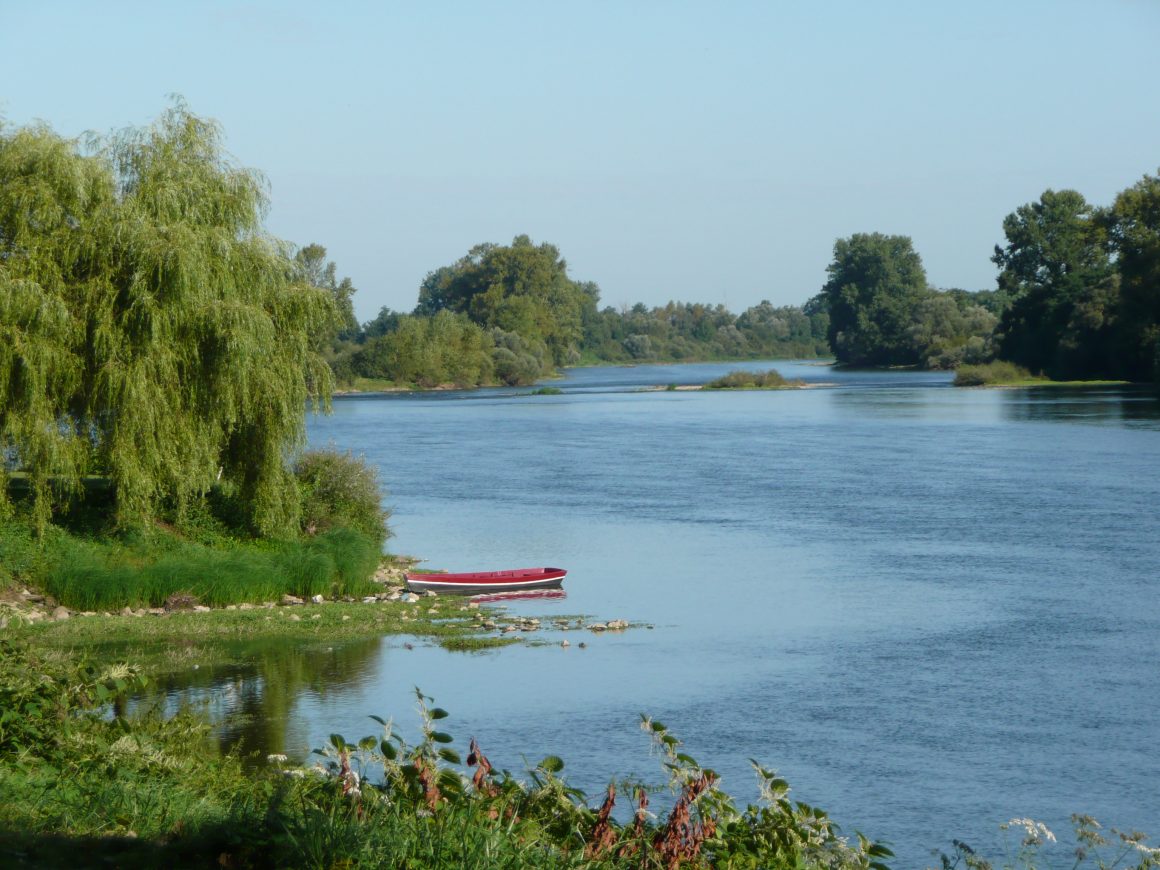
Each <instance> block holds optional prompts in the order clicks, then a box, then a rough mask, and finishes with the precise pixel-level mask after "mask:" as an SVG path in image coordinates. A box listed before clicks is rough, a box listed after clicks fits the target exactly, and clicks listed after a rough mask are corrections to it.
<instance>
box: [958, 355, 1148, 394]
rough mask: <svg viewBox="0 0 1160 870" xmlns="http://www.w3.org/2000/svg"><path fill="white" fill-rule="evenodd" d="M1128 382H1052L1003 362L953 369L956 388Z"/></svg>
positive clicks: (1075, 385)
mask: <svg viewBox="0 0 1160 870" xmlns="http://www.w3.org/2000/svg"><path fill="white" fill-rule="evenodd" d="M1127 383H1129V382H1128V381H1099V380H1091V381H1053V380H1052V379H1051V378H1048V377H1046V376H1045V375H1035V374H1032V373H1031V372H1029V371H1028V370H1027V369H1025V368H1023V367H1021V366H1017V365H1015V364H1014V363H1010V362H1006V361H1004V360H995V361H994V362H989V363H983V364H982V365H974V366H959V367H958V368H957V369H955V380H954V385H955V386H956V387H1116V386H1123V385H1125V384H1127Z"/></svg>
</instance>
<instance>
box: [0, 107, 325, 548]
mask: <svg viewBox="0 0 1160 870" xmlns="http://www.w3.org/2000/svg"><path fill="white" fill-rule="evenodd" d="M265 208H266V192H265V183H264V181H263V180H262V179H261V178H260V177H259V176H258V175H257V174H256V173H254V172H252V171H249V170H245V169H241V168H238V167H236V166H234V165H232V164H231V163H230V162H229V161H228V160H227V159H226V157H225V153H224V151H223V149H222V145H221V133H220V130H219V129H218V128H217V126H216V125H215V124H213V123H212V122H210V121H206V120H204V119H201V118H198V117H197V116H195V115H193V114H192V113H190V112H189V111H188V110H186V109H185V107H184V106H182V105H181V104H178V105H175V106H174V107H173V108H172V109H170V110H169V111H167V112H166V113H165V114H163V115H162V117H161V118H160V119H159V120H158V122H157V123H156V124H154V125H153V126H152V127H149V128H146V129H141V130H128V131H124V132H122V133H119V134H116V135H114V136H111V137H107V138H104V139H94V140H93V142H92V143H91V145H90V146H89V147H88V148H87V149H84V148H81V147H80V146H79V145H78V144H77V143H76V142H73V141H69V140H65V139H62V138H61V137H59V136H57V135H56V134H54V133H52V132H51V131H50V130H48V129H47V128H45V127H43V126H31V127H26V128H22V129H17V130H14V131H8V130H5V131H0V449H3V450H4V451H5V453H6V454H8V455H10V456H13V457H15V459H16V462H17V464H18V465H19V466H20V467H22V468H23V469H24V470H25V471H26V472H27V474H28V480H29V483H30V487H31V492H32V496H33V504H34V509H35V517H36V521H37V525H38V528H40V529H41V530H42V531H43V530H44V529H45V528H46V526H47V524H48V522H49V520H50V517H51V511H52V508H53V505H54V503H57V504H58V503H60V502H61V501H64V500H67V499H68V498H69V497H70V496H73V495H75V494H77V493H78V492H79V491H80V489H81V480H82V477H83V475H84V474H86V473H90V472H93V471H97V472H99V473H101V474H104V475H106V476H107V477H108V479H109V480H110V481H111V483H112V487H113V490H114V492H115V497H116V498H115V515H116V519H117V521H118V523H119V524H120V525H121V526H122V527H125V528H127V527H131V526H142V525H145V524H146V523H147V522H148V520H149V519H150V518H151V517H153V516H156V515H157V513H158V511H159V509H160V506H161V504H162V502H163V501H166V500H171V501H174V502H176V503H179V504H183V503H185V502H188V501H190V500H192V499H195V498H198V497H200V496H201V495H203V494H204V493H205V492H207V491H208V490H209V488H210V487H211V486H212V485H213V484H214V483H215V482H217V481H219V480H224V481H227V482H232V483H235V484H236V485H237V487H238V489H239V492H240V494H241V498H242V503H243V504H244V505H245V507H246V511H247V514H248V520H249V523H250V524H251V526H252V527H253V528H254V529H255V530H256V531H258V532H259V533H262V534H266V535H286V534H289V533H290V532H291V531H292V530H293V529H295V528H296V525H297V521H298V508H299V505H298V493H297V487H296V485H295V483H294V480H293V478H292V476H291V475H290V473H289V470H288V469H287V467H286V464H285V462H284V457H285V456H286V454H287V452H288V451H291V450H293V449H294V448H296V447H297V446H298V445H300V444H301V443H302V439H303V436H304V408H305V407H306V402H307V400H308V399H309V398H311V397H313V398H315V399H316V400H318V401H322V402H325V401H327V400H328V398H329V395H330V392H331V383H332V381H331V374H330V370H329V368H328V367H327V366H326V364H325V362H324V361H323V359H322V358H321V357H320V356H319V355H318V353H316V351H315V341H314V338H313V337H314V336H317V335H319V334H320V333H322V332H323V331H325V329H326V328H327V324H329V323H331V322H332V321H333V319H334V303H333V300H332V299H331V297H330V296H329V295H328V294H327V293H326V292H325V291H323V290H319V289H317V288H314V287H311V286H308V285H307V284H306V283H304V282H302V281H301V280H298V276H299V270H298V269H297V268H296V266H295V264H294V261H293V260H292V258H291V256H290V254H289V249H288V247H287V246H286V245H284V244H283V243H281V242H279V241H277V240H275V239H273V238H271V237H269V236H268V235H266V234H265V233H264V232H263V229H262V218H263V214H264V211H265ZM5 474H6V472H5ZM5 497H6V493H5V492H4V489H3V488H0V500H2V499H4V498H5Z"/></svg>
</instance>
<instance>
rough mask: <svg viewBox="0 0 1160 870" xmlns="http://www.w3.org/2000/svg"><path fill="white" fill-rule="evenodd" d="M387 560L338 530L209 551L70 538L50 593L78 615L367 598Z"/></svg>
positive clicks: (54, 564)
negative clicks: (175, 600) (176, 603)
mask: <svg viewBox="0 0 1160 870" xmlns="http://www.w3.org/2000/svg"><path fill="white" fill-rule="evenodd" d="M379 556H380V550H379V543H378V541H377V540H375V539H374V538H372V537H370V536H368V535H365V534H362V533H359V532H356V531H354V530H352V529H344V528H335V529H331V530H330V531H327V532H323V533H321V534H318V535H315V536H314V537H312V538H309V539H307V540H304V541H301V542H288V541H287V542H280V543H277V544H270V545H266V546H260V545H255V544H238V545H235V546H233V547H229V548H225V547H220V546H218V547H206V546H203V545H200V544H192V543H188V542H185V541H181V540H178V539H176V538H169V537H163V538H154V539H143V540H140V541H138V542H135V543H109V542H97V541H85V540H82V539H77V538H72V537H64V538H61V539H59V540H57V541H56V542H55V543H54V544H53V545H52V547H51V549H50V550H49V555H48V559H49V562H50V565H49V567H48V568H47V570H46V572H45V575H44V577H43V588H44V590H45V592H47V593H48V594H50V595H52V596H53V597H54V598H55V599H56V600H58V601H59V602H60V603H61V604H64V605H65V606H67V607H71V608H73V609H75V610H91V611H102V610H106V611H107V610H119V609H120V608H122V607H126V606H129V607H162V606H164V605H165V604H166V602H167V601H168V600H169V599H170V598H171V597H172V596H191V597H192V598H193V599H194V600H196V601H197V602H198V603H201V604H205V605H210V606H222V605H225V604H238V603H241V602H246V601H251V602H252V601H272V600H278V599H280V598H281V597H282V595H284V594H291V595H297V596H299V597H309V596H313V595H325V596H334V595H355V596H357V595H364V594H366V593H367V592H368V591H371V590H372V589H374V588H375V587H374V585H373V583H372V582H371V581H370V576H371V575H372V574H373V573H374V570H375V567H376V565H377V564H378V560H379Z"/></svg>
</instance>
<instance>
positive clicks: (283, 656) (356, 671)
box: [131, 637, 383, 758]
mask: <svg viewBox="0 0 1160 870" xmlns="http://www.w3.org/2000/svg"><path fill="white" fill-rule="evenodd" d="M382 643H383V639H382V638H381V637H375V638H368V639H365V640H359V641H351V642H345V643H341V644H338V643H336V644H334V645H332V646H331V645H326V644H321V643H320V644H311V645H309V646H294V645H290V644H287V643H286V642H285V641H282V642H276V643H263V644H255V645H249V646H241V647H240V648H235V649H233V650H231V651H230V658H231V659H233V660H234V661H238V660H241V661H244V662H245V664H242V665H237V664H230V665H212V664H210V665H204V666H201V667H198V668H197V669H191V670H187V671H184V672H181V673H173V674H167V675H164V676H162V677H159V678H157V679H156V680H154V681H153V682H152V683H151V684H150V686H149V689H148V691H147V692H146V693H145V694H143V695H142V696H141V697H139V698H137V699H135V700H134V702H133V704H132V705H131V706H132V707H133V708H135V709H142V708H144V707H148V706H154V705H158V706H159V707H160V709H161V711H162V712H163V713H164V714H165V715H172V714H174V713H176V712H177V711H179V710H181V709H186V708H190V709H196V710H204V711H205V712H206V713H207V714H208V716H209V717H210V720H211V721H212V722H213V723H214V731H213V743H214V746H215V748H216V749H217V750H218V751H221V752H229V751H232V750H234V749H239V750H240V751H241V752H242V753H243V754H246V755H249V754H252V753H257V754H258V755H259V756H260V757H263V758H264V757H265V755H267V754H268V753H275V752H287V751H288V750H293V749H294V748H295V747H292V746H290V745H289V736H290V735H289V734H288V731H287V729H288V727H289V725H290V723H291V720H292V717H293V715H294V708H295V705H296V704H297V702H298V700H299V699H300V698H302V697H303V696H304V695H307V694H311V695H314V696H316V697H323V696H328V695H333V694H334V693H336V692H338V693H341V692H343V691H348V690H350V689H352V688H354V687H357V686H359V685H361V684H363V683H366V682H368V681H374V680H376V679H377V678H378V677H377V670H378V668H377V663H378V661H379V660H380V650H381V648H382Z"/></svg>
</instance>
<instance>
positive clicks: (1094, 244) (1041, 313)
mask: <svg viewBox="0 0 1160 870" xmlns="http://www.w3.org/2000/svg"><path fill="white" fill-rule="evenodd" d="M1003 233H1004V235H1005V236H1006V237H1007V245H1006V247H1002V248H1001V247H999V246H996V247H995V255H994V256H993V257H992V258H991V259H992V260H993V261H994V262H995V264H996V265H997V266H998V267H999V268H1000V269H1001V270H1002V272H1001V273H1000V275H999V279H998V281H999V290H1000V291H1002V293H1004V294H1006V295H1007V296H1009V297H1010V298H1011V300H1012V301H1011V305H1010V307H1009V308H1007V310H1006V311H1004V312H1003V317H1002V319H1001V320H1000V322H999V326H998V330H997V335H998V345H999V356H1000V357H1001V358H1003V359H1006V360H1010V361H1011V362H1014V363H1018V364H1019V365H1021V366H1023V367H1025V368H1028V369H1031V370H1032V371H1042V372H1047V373H1048V374H1050V375H1051V376H1052V377H1062V378H1068V377H1091V376H1093V375H1095V376H1098V375H1104V376H1107V375H1108V374H1110V373H1111V372H1112V370H1113V369H1114V367H1115V366H1114V362H1113V360H1112V356H1113V353H1112V342H1111V336H1112V331H1113V326H1114V321H1115V315H1116V310H1117V308H1118V304H1119V281H1118V277H1117V275H1116V273H1115V269H1114V268H1113V265H1112V262H1111V258H1110V256H1109V253H1108V237H1107V230H1106V228H1105V221H1104V220H1103V219H1102V218H1101V217H1100V215H1099V214H1098V212H1097V210H1096V209H1094V208H1093V207H1092V206H1090V205H1089V204H1088V203H1087V201H1086V200H1085V199H1084V198H1083V196H1082V195H1080V194H1079V193H1077V192H1076V191H1074V190H1061V191H1058V192H1056V191H1053V190H1048V191H1045V192H1044V193H1043V195H1042V196H1041V197H1040V198H1039V201H1038V202H1033V203H1028V204H1026V205H1022V206H1020V207H1019V208H1018V209H1016V210H1015V211H1014V212H1012V213H1011V214H1009V215H1007V217H1006V219H1005V220H1004V221H1003Z"/></svg>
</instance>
